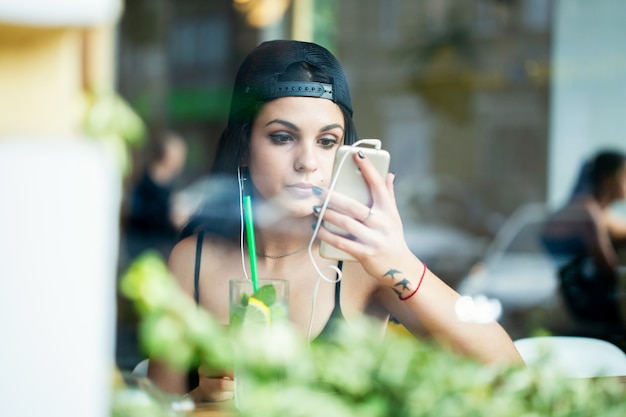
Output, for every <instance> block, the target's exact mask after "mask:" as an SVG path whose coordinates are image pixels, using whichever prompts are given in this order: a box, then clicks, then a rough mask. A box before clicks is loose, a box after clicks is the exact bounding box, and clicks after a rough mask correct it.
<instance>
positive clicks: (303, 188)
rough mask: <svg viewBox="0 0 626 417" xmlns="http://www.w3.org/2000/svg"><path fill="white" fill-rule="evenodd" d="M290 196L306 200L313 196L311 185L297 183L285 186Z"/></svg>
mask: <svg viewBox="0 0 626 417" xmlns="http://www.w3.org/2000/svg"><path fill="white" fill-rule="evenodd" d="M287 190H288V191H289V193H290V194H292V195H294V196H296V197H299V198H308V197H311V196H312V195H313V184H309V183H298V184H292V185H288V186H287Z"/></svg>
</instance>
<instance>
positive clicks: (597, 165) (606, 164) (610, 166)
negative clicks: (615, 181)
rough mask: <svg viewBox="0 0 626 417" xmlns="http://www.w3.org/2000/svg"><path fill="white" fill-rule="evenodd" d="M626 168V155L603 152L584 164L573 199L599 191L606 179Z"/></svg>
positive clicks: (615, 151) (613, 151)
mask: <svg viewBox="0 0 626 417" xmlns="http://www.w3.org/2000/svg"><path fill="white" fill-rule="evenodd" d="M623 166H626V154H624V153H622V152H620V151H617V150H609V149H606V150H601V151H598V152H597V153H595V154H594V156H592V157H591V158H589V159H588V160H587V161H585V162H584V163H583V165H582V166H581V169H580V172H579V173H578V178H577V179H576V183H575V185H574V190H573V191H572V198H575V197H577V196H579V195H582V194H589V193H593V192H594V191H597V190H598V189H599V188H600V186H601V185H602V182H603V181H604V179H605V178H607V177H610V176H613V175H615V174H616V173H617V172H618V171H619V169H620V168H621V167H623Z"/></svg>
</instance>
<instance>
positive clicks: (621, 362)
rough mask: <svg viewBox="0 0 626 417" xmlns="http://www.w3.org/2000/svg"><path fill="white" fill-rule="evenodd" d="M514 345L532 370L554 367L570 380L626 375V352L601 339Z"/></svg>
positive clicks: (542, 340)
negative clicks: (533, 368)
mask: <svg viewBox="0 0 626 417" xmlns="http://www.w3.org/2000/svg"><path fill="white" fill-rule="evenodd" d="M514 343H515V347H516V348H517V350H518V351H519V353H520V355H521V356H522V358H523V359H524V362H526V365H528V366H529V367H542V366H549V367H553V368H554V369H555V370H557V371H558V372H560V373H562V374H563V375H564V376H566V377H570V378H593V377H601V376H623V375H626V353H624V352H623V351H622V350H621V349H620V348H619V347H617V346H615V345H614V344H612V343H609V342H607V341H604V340H601V339H594V338H590V337H575V336H541V337H527V338H522V339H517V340H515V342H514Z"/></svg>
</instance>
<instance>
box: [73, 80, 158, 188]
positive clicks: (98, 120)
mask: <svg viewBox="0 0 626 417" xmlns="http://www.w3.org/2000/svg"><path fill="white" fill-rule="evenodd" d="M82 128H83V132H84V133H85V134H86V135H87V136H89V137H92V138H95V139H97V140H99V141H100V142H101V143H102V144H103V145H104V146H105V148H106V149H107V150H108V151H109V152H111V154H112V155H113V157H114V158H115V159H116V160H117V161H118V164H119V166H120V169H121V171H122V175H124V176H126V175H127V174H128V173H129V172H130V170H131V156H130V155H131V152H130V149H131V148H136V147H139V146H141V145H143V144H144V142H145V138H146V132H147V128H146V125H145V123H144V121H143V119H142V118H141V117H140V116H139V115H138V114H137V113H136V112H135V110H134V109H133V108H132V107H131V106H130V105H129V104H128V103H127V102H126V101H125V100H124V99H123V98H122V97H120V96H119V95H118V94H117V93H116V92H115V91H99V92H94V91H90V90H88V91H85V93H84V113H83V120H82Z"/></svg>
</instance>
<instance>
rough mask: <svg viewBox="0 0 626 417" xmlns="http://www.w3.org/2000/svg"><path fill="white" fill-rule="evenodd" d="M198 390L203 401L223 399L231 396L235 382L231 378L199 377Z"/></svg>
mask: <svg viewBox="0 0 626 417" xmlns="http://www.w3.org/2000/svg"><path fill="white" fill-rule="evenodd" d="M199 386H200V390H201V391H202V398H203V399H204V400H205V401H225V400H229V399H232V398H233V393H234V389H235V383H234V381H233V380H232V379H231V378H227V377H224V378H200V382H199Z"/></svg>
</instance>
